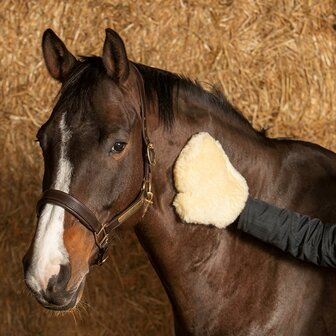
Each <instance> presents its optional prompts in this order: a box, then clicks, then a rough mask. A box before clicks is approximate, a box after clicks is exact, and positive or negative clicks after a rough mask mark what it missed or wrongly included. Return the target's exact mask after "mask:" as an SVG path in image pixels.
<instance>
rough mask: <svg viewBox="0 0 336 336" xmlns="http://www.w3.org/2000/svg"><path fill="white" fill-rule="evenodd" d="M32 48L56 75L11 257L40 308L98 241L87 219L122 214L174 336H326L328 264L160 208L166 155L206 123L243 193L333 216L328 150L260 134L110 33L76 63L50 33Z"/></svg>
mask: <svg viewBox="0 0 336 336" xmlns="http://www.w3.org/2000/svg"><path fill="white" fill-rule="evenodd" d="M42 46H43V53H44V58H45V62H46V65H47V68H48V70H49V73H50V74H51V76H52V77H53V78H55V79H56V80H58V81H60V82H61V83H62V87H61V90H60V93H59V97H58V101H57V103H56V105H55V107H54V109H53V112H52V114H51V116H50V118H49V120H48V121H47V122H46V123H45V124H44V125H43V126H42V127H41V129H40V130H39V131H38V134H37V138H38V141H39V142H40V145H41V148H42V150H43V156H44V163H45V173H44V178H43V190H44V191H45V192H46V194H44V196H43V198H42V202H40V205H39V210H38V213H39V217H38V225H37V229H36V232H35V236H34V239H33V241H32V243H31V246H30V248H29V250H28V252H27V254H26V256H25V257H24V268H25V280H26V283H27V285H28V287H29V288H30V289H31V290H32V292H33V293H34V295H35V296H36V298H37V300H38V301H39V302H40V303H41V304H42V305H43V306H45V307H46V308H49V309H54V310H68V309H70V308H72V307H74V306H75V305H76V304H77V302H78V301H79V300H80V298H81V295H82V291H83V286H84V282H85V278H86V275H87V273H88V272H89V268H90V266H91V265H92V264H94V263H96V262H97V261H100V260H102V253H101V252H104V250H105V247H106V246H105V245H106V240H105V238H106V237H107V234H106V232H105V231H104V230H105V229H106V227H104V228H103V230H102V231H101V232H102V236H101V237H97V231H99V230H100V229H99V225H100V224H99V223H112V224H113V225H111V227H113V228H114V227H116V226H117V225H119V224H120V223H121V222H124V223H123V225H128V226H131V227H133V228H134V229H135V231H136V234H137V236H138V238H139V240H140V242H141V244H142V245H143V248H144V249H145V250H146V252H147V253H148V255H149V257H150V260H151V262H152V264H153V266H154V267H155V270H156V271H157V273H158V275H159V276H160V278H161V280H162V283H163V285H164V287H165V289H166V291H167V293H168V296H169V298H170V301H171V304H172V307H173V310H174V317H175V330H176V334H177V335H202V336H203V335H244V336H245V335H257V336H260V335H286V336H287V335H291V336H294V335H336V276H335V272H333V271H330V270H326V269H319V268H317V267H315V266H311V265H308V264H305V263H302V262H299V261H296V260H294V259H292V258H291V257H289V256H286V255H284V254H282V253H281V252H279V251H277V250H274V249H273V248H271V247H269V246H266V245H264V244H262V243H260V242H258V241H256V240H254V239H253V238H250V237H247V236H246V235H244V234H242V233H239V232H237V231H236V230H235V224H232V225H231V227H230V228H229V229H228V230H225V229H222V230H221V229H217V228H215V227H208V226H202V225H190V224H186V223H182V222H181V221H180V220H179V219H178V217H177V216H176V214H175V212H174V208H173V206H172V202H173V199H174V196H175V193H176V191H175V189H174V185H173V177H172V168H173V165H174V162H175V160H176V158H177V156H178V154H179V153H180V151H181V149H182V148H183V146H184V145H185V144H186V142H187V141H188V139H189V138H190V137H191V136H192V135H193V134H195V133H197V132H200V131H207V132H209V133H210V134H211V135H212V136H213V137H214V138H216V139H218V140H219V141H220V143H221V144H222V146H223V148H224V150H225V152H226V153H227V155H228V156H229V158H230V160H231V162H232V163H233V165H234V166H235V167H236V168H237V169H238V170H239V172H240V173H241V174H242V175H243V176H244V177H245V178H246V180H247V182H248V185H249V189H250V194H251V195H252V196H253V197H256V198H260V199H262V200H265V201H268V202H271V203H273V204H275V205H277V206H279V207H287V208H289V209H291V210H295V211H298V212H302V213H305V214H307V215H310V216H315V217H319V218H321V219H322V220H323V221H324V222H326V223H331V222H335V221H336V155H335V154H334V153H332V152H330V151H328V150H326V149H323V148H321V147H319V146H317V145H314V144H310V143H307V142H302V141H290V140H281V139H270V138H267V137H266V136H265V135H264V134H262V133H259V132H257V131H255V130H254V129H253V128H252V126H251V125H250V124H249V123H248V121H247V120H246V119H245V118H244V117H243V116H242V115H241V114H240V113H238V112H237V111H236V110H235V109H234V108H233V107H232V106H231V105H230V104H229V103H228V102H227V101H226V100H225V98H224V97H223V96H222V95H221V94H220V93H218V92H207V91H205V90H203V89H202V88H201V87H200V86H199V85H197V84H195V83H194V82H192V81H190V80H188V79H185V78H183V77H180V76H177V75H175V74H172V73H169V72H165V71H162V70H159V69H154V68H150V67H148V66H144V65H140V64H136V63H133V62H131V61H129V60H128V58H127V54H126V50H125V47H124V43H123V41H122V40H121V38H120V36H119V35H118V34H117V33H116V32H114V31H112V30H110V29H107V30H106V40H105V43H104V48H103V56H102V57H85V58H81V59H80V60H77V59H76V58H75V57H74V56H73V55H72V54H71V53H70V52H69V51H68V50H67V49H66V47H65V45H64V44H63V42H62V41H61V40H60V39H59V38H58V37H57V36H56V35H55V34H54V33H53V32H52V31H51V30H47V31H46V32H45V33H44V36H43V44H42ZM149 139H150V141H151V142H149ZM152 143H153V144H154V151H155V154H156V165H154V164H153V163H154V162H153V161H154V158H152V155H153V154H154V151H153V150H152V151H150V150H149V148H151V149H152V146H151V144H152ZM146 147H147V148H146ZM146 153H147V154H146ZM147 161H149V163H148V162H147ZM210 164H211V163H210V162H209V165H210ZM144 177H145V178H144ZM204 178H205V179H207V178H211V176H204ZM144 181H145V182H144ZM146 181H147V182H146ZM148 181H150V183H148ZM55 190H56V191H55ZM69 195H71V196H69ZM139 195H140V196H139ZM149 195H150V196H151V197H150V198H149ZM152 201H153V204H151V202H152ZM69 204H70V205H69ZM130 205H131V211H130V212H129V211H128V212H127V216H126V217H125V218H127V219H126V220H123V221H120V223H119V220H120V217H121V216H120V217H118V214H120V213H121V214H122V216H124V215H125V211H124V210H125V209H130ZM144 210H147V211H146V213H145V215H144V216H143V213H144ZM116 216H117V220H115V218H116ZM111 219H112V220H111ZM97 223H98V224H97ZM96 225H98V229H97V228H96ZM106 230H107V229H106ZM101 232H100V233H101ZM93 233H95V234H93ZM100 233H99V234H100Z"/></svg>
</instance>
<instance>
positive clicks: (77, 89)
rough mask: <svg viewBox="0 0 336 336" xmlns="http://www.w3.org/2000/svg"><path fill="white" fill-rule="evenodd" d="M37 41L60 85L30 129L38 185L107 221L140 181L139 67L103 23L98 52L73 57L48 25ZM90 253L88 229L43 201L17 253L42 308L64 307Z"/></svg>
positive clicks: (79, 284)
mask: <svg viewBox="0 0 336 336" xmlns="http://www.w3.org/2000/svg"><path fill="white" fill-rule="evenodd" d="M42 47H43V54H44V59H45V62H46V66H47V68H48V71H49V73H50V74H51V76H52V77H53V78H55V79H56V80H58V81H60V82H61V83H62V87H61V90H60V93H59V96H58V101H57V103H56V105H55V107H54V109H53V112H52V114H51V116H50V118H49V120H48V121H47V122H46V123H45V124H44V125H43V126H42V127H41V128H40V130H39V131H38V134H37V139H38V141H39V143H40V146H41V148H42V151H43V157H44V164H45V171H44V178H43V190H44V191H47V190H50V189H52V190H58V191H62V192H64V193H66V194H68V195H71V196H73V197H74V198H76V199H77V200H78V201H79V202H81V203H82V204H83V205H85V207H86V209H90V211H91V212H92V213H91V215H94V216H95V217H96V219H97V221H98V222H99V223H108V222H109V221H110V220H111V218H113V217H114V216H115V215H116V214H117V213H120V212H121V211H122V210H124V209H125V208H127V206H128V205H129V204H130V203H131V202H132V201H133V200H134V199H136V197H137V195H138V194H139V191H140V189H141V186H142V181H143V176H144V175H143V174H144V172H143V163H144V159H143V155H142V154H143V141H142V135H141V134H142V122H141V99H142V98H141V94H140V93H139V92H140V91H141V90H139V80H140V78H139V73H138V72H137V70H136V69H135V66H134V65H133V64H132V63H131V62H129V60H128V58H127V55H126V51H125V47H124V43H123V41H122V40H121V38H120V37H119V35H118V34H117V33H115V32H114V31H112V30H110V29H108V30H106V40H105V44H104V48H103V56H102V57H87V58H83V59H81V60H76V58H75V57H74V56H73V55H72V54H71V53H70V52H69V51H68V50H67V48H66V47H65V45H64V44H63V42H62V41H61V40H60V39H59V38H58V37H57V36H56V35H55V34H54V32H53V31H51V30H47V31H46V32H45V33H44V36H43V43H42ZM141 85H143V83H141ZM67 202H68V200H65V203H67ZM98 252H99V249H98V246H97V242H96V240H95V236H94V234H93V232H92V231H90V230H88V228H87V227H85V226H84V225H83V222H81V221H80V218H79V216H76V215H74V214H71V211H70V212H69V211H68V209H67V210H65V207H64V206H62V205H61V206H60V205H57V202H53V201H50V200H48V199H44V202H43V204H42V206H41V209H40V211H39V217H38V224H37V229H36V232H35V236H34V239H33V241H32V243H31V246H30V248H29V250H28V252H27V254H26V255H25V257H24V268H25V280H26V283H27V285H28V287H29V288H30V289H31V290H32V291H33V293H34V294H35V296H36V298H37V300H38V301H39V302H40V303H41V304H42V305H43V306H45V307H47V308H50V309H56V310H66V309H70V308H72V307H74V306H75V305H76V304H77V302H78V301H79V299H80V297H81V294H82V291H83V287H84V282H85V277H86V274H87V273H88V271H89V267H90V265H92V264H94V263H96V260H97V258H98Z"/></svg>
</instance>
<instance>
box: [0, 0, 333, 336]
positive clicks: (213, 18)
mask: <svg viewBox="0 0 336 336" xmlns="http://www.w3.org/2000/svg"><path fill="white" fill-rule="evenodd" d="M335 14H336V3H335V1H334V0H323V1H319V0H316V1H315V0H226V1H210V0H196V1H188V0H179V1H178V0H166V1H147V0H140V1H119V2H118V1H112V0H111V1H107V0H90V1H84V0H80V1H77V0H76V1H74V0H73V1H56V0H54V1H51V0H34V1H23V0H22V1H21V0H18V1H15V0H1V2H0V27H1V34H0V46H1V47H0V66H1V71H0V78H1V105H0V106H1V109H0V150H1V159H0V160H1V161H0V171H1V174H0V193H1V194H0V304H1V314H0V334H1V335H54V334H58V335H127V336H129V335H170V334H171V330H172V329H171V322H172V316H171V312H170V307H169V303H168V300H167V298H166V295H165V293H164V292H163V290H162V288H161V285H160V283H159V281H158V279H157V277H156V275H155V273H154V271H153V270H152V269H151V266H150V265H149V262H148V261H147V259H146V256H145V254H144V253H143V252H142V250H141V248H140V246H139V244H138V243H137V242H136V239H135V238H134V235H133V233H132V232H120V233H119V235H118V237H117V239H115V241H114V246H113V248H112V249H111V253H110V257H111V258H110V262H109V263H108V264H107V265H105V266H104V267H102V268H95V269H94V270H93V271H92V272H91V275H90V277H89V280H88V283H87V286H86V290H85V303H84V304H83V305H82V306H81V308H80V312H77V313H73V314H67V315H65V316H55V314H51V313H49V312H46V311H45V310H43V309H42V308H41V307H40V306H39V305H38V304H37V303H36V301H35V300H34V299H33V298H32V297H30V296H29V295H28V294H27V290H26V289H25V286H24V283H23V280H22V269H21V257H22V255H23V253H24V251H25V250H26V248H27V246H28V242H29V241H30V239H31V237H32V234H33V230H34V226H35V214H34V204H35V201H36V199H37V197H38V195H39V193H40V185H41V174H42V158H41V153H40V150H39V148H38V146H37V145H36V144H35V142H34V139H35V133H36V131H37V129H38V127H39V126H40V125H41V124H42V123H43V122H44V121H46V120H47V118H48V115H49V113H50V111H51V107H52V103H53V98H54V96H55V94H56V92H57V90H58V88H59V84H57V83H55V82H54V81H52V80H51V79H50V78H49V76H48V74H47V71H46V69H45V67H44V64H43V61H42V56H41V50H40V44H41V36H42V33H43V31H44V30H45V29H46V28H47V27H51V28H53V29H54V30H55V31H56V32H57V34H59V36H61V37H62V38H63V39H64V40H65V42H66V44H67V46H68V47H69V48H70V50H72V51H73V52H74V53H76V54H81V55H86V54H100V53H101V48H102V43H103V40H104V29H105V28H106V27H112V28H114V29H116V30H117V31H118V32H119V33H120V34H121V35H122V36H123V38H124V39H125V42H126V46H127V49H128V54H129V57H130V58H131V59H133V60H136V61H139V62H143V63H145V64H149V65H152V66H156V67H160V68H164V69H168V70H171V71H174V72H179V73H184V74H185V75H187V76H190V77H192V78H197V79H198V80H200V81H201V82H202V83H204V85H205V86H208V83H217V84H219V85H220V86H221V87H222V88H223V90H224V92H225V94H226V95H227V97H228V98H229V99H230V100H231V101H232V102H233V103H234V104H235V105H236V106H237V107H239V109H241V110H242V111H243V113H244V114H245V115H246V116H247V117H248V118H249V120H250V121H251V122H252V123H253V125H254V126H255V127H256V128H258V129H260V128H267V129H269V134H270V135H271V136H290V137H295V138H300V139H305V140H309V141H313V142H317V143H319V144H321V145H323V146H326V147H327V148H330V149H333V150H336V132H335V126H336V103H335V101H334V99H335V97H336V81H335V78H336V61H335V54H336V32H335V27H336V19H335Z"/></svg>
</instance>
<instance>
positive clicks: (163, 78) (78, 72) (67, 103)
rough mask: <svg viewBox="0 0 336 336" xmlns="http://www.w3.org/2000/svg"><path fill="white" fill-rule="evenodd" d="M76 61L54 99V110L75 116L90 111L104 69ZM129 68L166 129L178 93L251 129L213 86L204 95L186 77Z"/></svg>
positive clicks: (93, 59)
mask: <svg viewBox="0 0 336 336" xmlns="http://www.w3.org/2000/svg"><path fill="white" fill-rule="evenodd" d="M79 60H80V62H77V63H76V65H75V68H74V69H73V70H72V72H71V73H70V76H69V77H68V78H67V80H66V81H65V82H64V83H63V85H62V87H61V90H60V92H59V94H58V97H62V99H58V101H57V104H56V106H55V108H56V109H57V108H66V109H70V110H72V111H74V112H75V111H87V110H88V109H89V108H90V107H91V106H90V104H91V103H90V102H91V99H90V92H91V88H93V87H94V86H95V85H96V84H97V82H99V81H100V80H101V79H102V78H103V76H104V75H105V73H106V72H105V68H104V65H103V62H102V59H101V57H97V56H88V57H87V56H85V57H84V56H82V57H80V59H79ZM133 64H134V65H135V66H136V67H137V68H138V69H139V71H140V72H141V75H142V76H143V79H144V85H145V91H146V96H147V99H149V101H153V100H154V97H155V96H157V102H158V107H159V118H160V121H161V122H162V123H163V125H164V127H165V128H166V129H170V128H171V127H172V126H173V124H174V117H175V115H174V111H177V110H178V104H177V98H178V94H179V92H180V90H183V91H185V92H187V93H188V94H190V95H191V96H192V98H193V100H194V101H199V102H201V103H203V104H206V105H209V109H211V110H216V111H218V113H219V114H220V115H223V117H225V118H231V119H235V120H236V121H238V122H240V123H242V124H245V125H248V126H249V127H251V125H250V124H249V122H248V121H247V119H246V118H245V117H244V116H243V115H242V114H241V113H240V112H239V111H238V110H237V109H235V108H234V107H233V106H232V105H231V104H230V102H228V100H227V99H226V97H225V96H224V95H223V93H222V92H221V91H220V90H219V89H218V88H217V87H215V86H213V87H212V90H211V91H207V90H205V89H204V88H203V87H202V86H201V85H200V83H198V82H197V81H193V80H191V79H189V78H187V77H184V76H181V75H177V74H175V73H171V72H168V71H165V70H161V69H157V68H152V67H150V66H147V65H143V64H139V63H133ZM59 105H61V106H59ZM251 128H252V127H251Z"/></svg>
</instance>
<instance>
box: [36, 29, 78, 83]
mask: <svg viewBox="0 0 336 336" xmlns="http://www.w3.org/2000/svg"><path fill="white" fill-rule="evenodd" d="M42 50H43V57H44V61H45V63H46V66H47V69H48V71H49V73H50V75H51V76H52V77H53V78H55V79H57V80H58V81H60V82H63V81H64V80H65V79H66V77H67V76H68V75H69V73H70V71H71V69H72V68H73V66H74V65H75V63H76V58H75V56H73V55H72V54H71V52H70V51H69V50H68V49H67V48H66V46H65V44H64V43H63V42H62V41H61V40H60V38H59V37H58V36H57V35H56V34H55V33H54V32H53V31H52V30H51V29H47V30H46V31H45V32H44V34H43V38H42Z"/></svg>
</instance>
